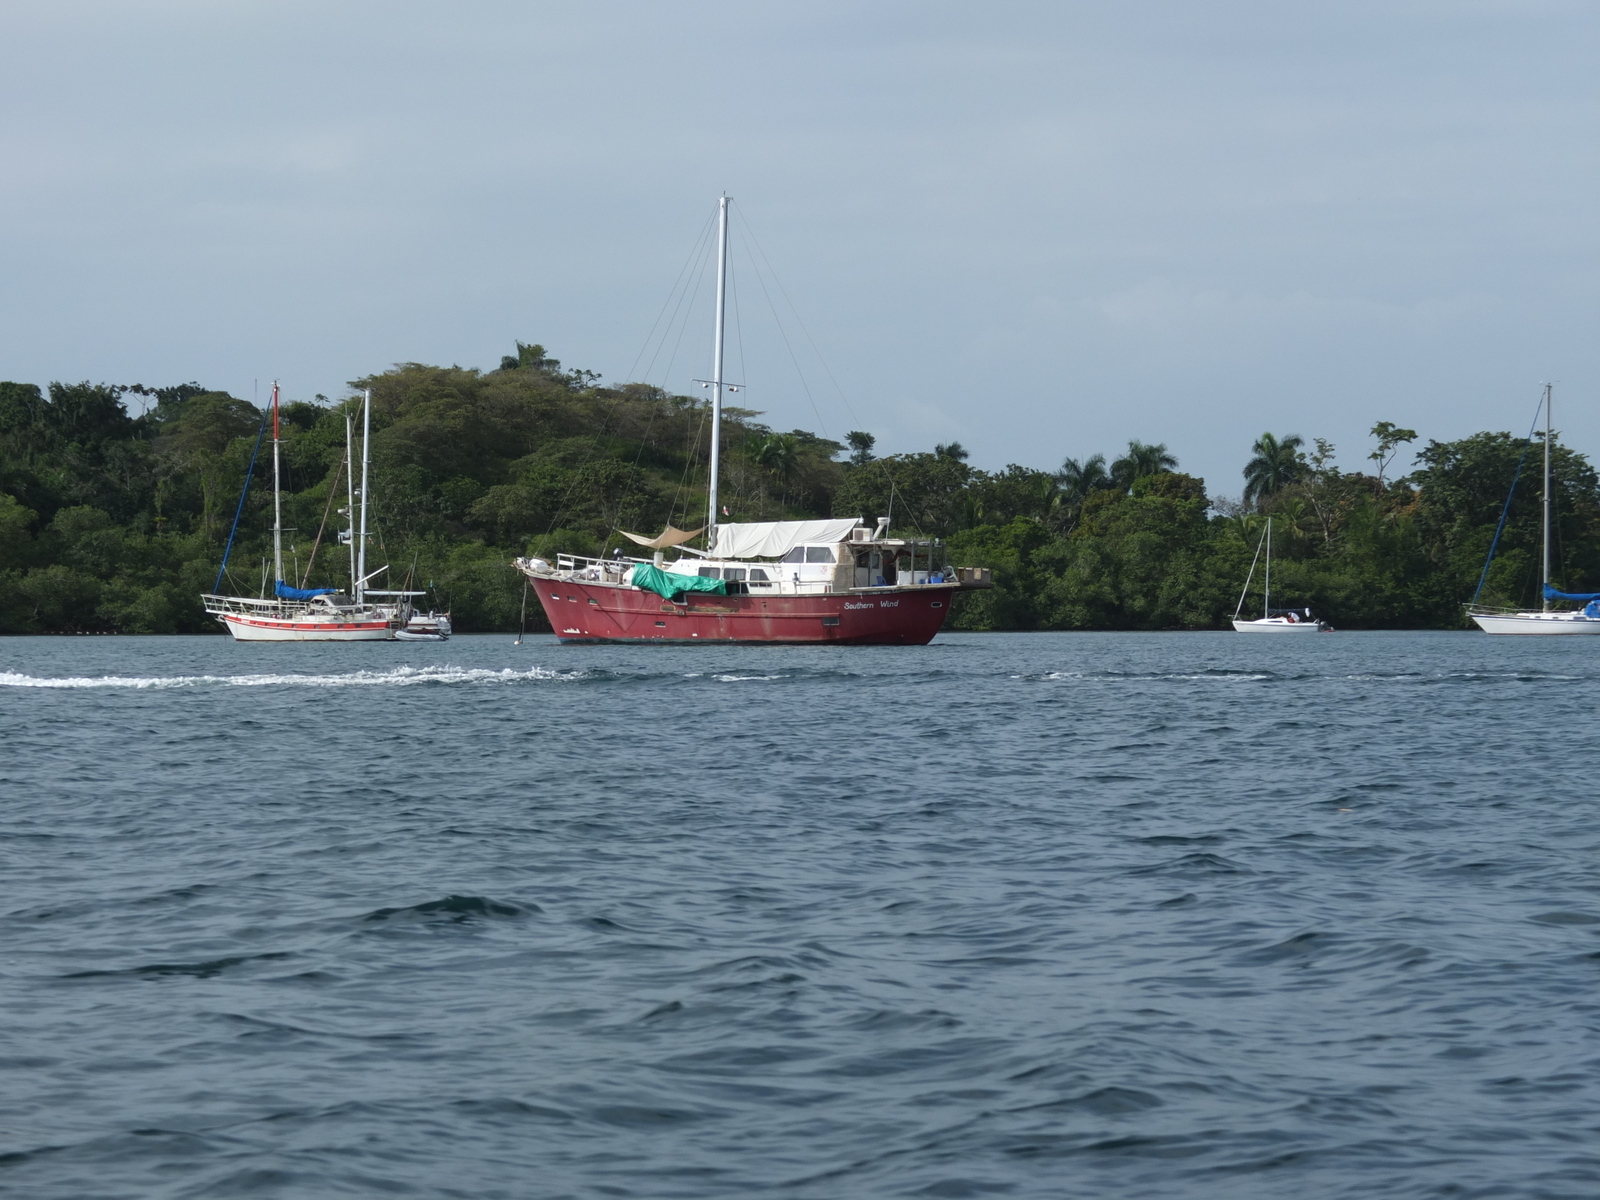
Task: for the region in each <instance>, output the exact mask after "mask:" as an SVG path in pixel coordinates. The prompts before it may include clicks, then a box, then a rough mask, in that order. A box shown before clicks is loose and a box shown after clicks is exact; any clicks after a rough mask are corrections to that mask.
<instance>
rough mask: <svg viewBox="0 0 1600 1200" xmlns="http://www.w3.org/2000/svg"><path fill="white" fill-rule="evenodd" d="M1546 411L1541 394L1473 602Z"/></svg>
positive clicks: (1481, 585) (1481, 592) (1475, 599)
mask: <svg viewBox="0 0 1600 1200" xmlns="http://www.w3.org/2000/svg"><path fill="white" fill-rule="evenodd" d="M1543 411H1544V394H1543V393H1542V392H1541V393H1540V395H1539V403H1538V405H1537V407H1535V408H1534V410H1533V425H1532V426H1531V427H1530V428H1529V429H1528V437H1527V440H1525V441H1524V442H1523V443H1522V457H1520V458H1519V459H1517V471H1516V474H1514V475H1513V476H1512V477H1511V490H1510V491H1509V492H1507V493H1506V502H1505V505H1504V506H1503V507H1502V508H1501V509H1500V523H1499V524H1498V525H1496V526H1495V527H1494V540H1493V541H1491V542H1490V543H1489V557H1488V558H1486V559H1484V562H1483V574H1481V575H1479V576H1478V590H1477V591H1475V592H1473V593H1472V603H1473V604H1477V603H1478V597H1479V596H1480V595H1482V594H1483V585H1484V584H1485V583H1486V582H1487V581H1488V579H1489V567H1490V566H1491V565H1493V563H1494V552H1495V549H1496V548H1497V547H1498V546H1499V545H1500V534H1501V532H1502V531H1504V529H1505V527H1506V517H1507V516H1509V515H1510V513H1511V501H1512V498H1513V497H1515V496H1516V494H1517V484H1518V482H1520V481H1521V479H1522V464H1523V463H1524V462H1526V461H1527V459H1528V448H1529V447H1530V446H1532V445H1533V435H1534V434H1535V433H1537V432H1538V430H1539V414H1540V413H1542V412H1543Z"/></svg>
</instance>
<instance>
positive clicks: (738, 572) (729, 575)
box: [722, 567, 744, 583]
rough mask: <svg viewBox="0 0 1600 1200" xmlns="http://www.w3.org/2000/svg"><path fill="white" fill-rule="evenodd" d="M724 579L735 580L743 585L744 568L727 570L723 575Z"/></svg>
mask: <svg viewBox="0 0 1600 1200" xmlns="http://www.w3.org/2000/svg"><path fill="white" fill-rule="evenodd" d="M722 577H723V578H724V579H731V580H734V581H736V582H738V583H743V582H744V568H743V567H729V568H728V569H727V570H725V571H724V572H723V573H722Z"/></svg>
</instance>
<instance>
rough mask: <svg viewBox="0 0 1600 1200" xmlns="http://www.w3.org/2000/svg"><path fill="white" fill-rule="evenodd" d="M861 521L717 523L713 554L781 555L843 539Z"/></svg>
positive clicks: (847, 518)
mask: <svg viewBox="0 0 1600 1200" xmlns="http://www.w3.org/2000/svg"><path fill="white" fill-rule="evenodd" d="M859 524H861V520H860V518H858V517H839V518H835V519H834V520H831V521H760V522H751V523H749V524H742V525H741V524H734V525H718V526H717V544H716V545H715V546H713V547H712V548H711V549H712V553H713V554H715V555H716V556H717V557H718V558H782V557H783V556H784V555H785V554H787V553H789V551H791V550H793V549H794V548H795V547H796V546H803V545H805V544H806V543H807V542H814V543H830V542H842V541H845V540H846V539H848V538H849V536H850V531H851V530H852V529H854V528H855V527H856V526H857V525H859Z"/></svg>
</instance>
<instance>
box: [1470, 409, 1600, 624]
mask: <svg viewBox="0 0 1600 1200" xmlns="http://www.w3.org/2000/svg"><path fill="white" fill-rule="evenodd" d="M1552 390H1553V387H1552V385H1551V384H1548V383H1547V384H1545V385H1544V399H1543V400H1542V401H1540V403H1541V404H1543V405H1544V496H1543V510H1544V511H1543V528H1544V544H1543V548H1542V553H1541V555H1540V570H1539V595H1540V605H1541V607H1540V608H1539V611H1537V612H1533V611H1528V610H1517V609H1497V608H1489V607H1486V606H1482V605H1479V604H1478V603H1477V597H1476V596H1474V597H1473V603H1472V604H1470V605H1468V606H1467V615H1468V616H1470V617H1471V618H1472V619H1473V621H1474V622H1475V623H1476V624H1477V626H1478V628H1479V629H1481V630H1483V631H1484V632H1485V633H1509V634H1539V635H1550V634H1600V592H1561V591H1557V590H1556V589H1555V588H1554V587H1553V586H1551V583H1550V443H1551V440H1552V439H1551V421H1550V399H1551V392H1552ZM1536 419H1537V418H1536ZM1530 436H1531V435H1530ZM1516 489H1517V483H1516V480H1515V479H1513V480H1512V481H1511V492H1512V495H1515V494H1516ZM1510 508H1511V496H1507V497H1506V511H1509V510H1510ZM1500 524H1501V527H1502V528H1503V527H1504V525H1505V513H1504V512H1503V513H1502V514H1501V516H1500ZM1499 540H1500V530H1498V529H1497V530H1495V541H1494V542H1493V543H1491V545H1490V547H1489V560H1488V562H1485V563H1484V564H1483V575H1482V577H1481V578H1480V579H1479V580H1478V591H1479V592H1480V593H1481V592H1482V591H1483V584H1484V580H1486V579H1487V578H1488V576H1489V563H1492V562H1493V561H1494V552H1495V547H1496V546H1497V545H1498V544H1499ZM1552 600H1582V601H1585V604H1584V606H1583V607H1582V608H1580V609H1563V610H1556V609H1552V608H1551V607H1550V602H1551V601H1552Z"/></svg>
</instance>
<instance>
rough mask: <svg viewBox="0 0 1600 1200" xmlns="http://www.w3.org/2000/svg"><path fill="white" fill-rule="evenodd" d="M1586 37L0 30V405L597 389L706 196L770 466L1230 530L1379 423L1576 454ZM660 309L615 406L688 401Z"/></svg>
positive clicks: (778, 29) (160, 26)
mask: <svg viewBox="0 0 1600 1200" xmlns="http://www.w3.org/2000/svg"><path fill="white" fill-rule="evenodd" d="M1597 32H1600V17H1597V7H1596V6H1595V5H1594V4H1593V3H1589V2H1585V0H1571V2H1567V0H1527V2H1520V3H1513V2H1509V0H1506V2H1499V3H1488V2H1478V3H1472V2H1470V0H1448V2H1447V0H1440V2H1431V0H1429V2H1423V0H1416V2H1407V0H1383V2H1372V3H1362V2H1359V0H1355V2H1341V3H1337V4H1332V5H1330V4H1327V3H1315V4H1313V3H1294V2H1288V0H1272V2H1261V3H1246V2H1238V0H1211V2H1208V3H1195V2H1194V0H1173V2H1148V3H1145V2H1138V0H1134V2H1131V3H1116V4H1106V3H1070V2H1062V0H1057V2H1054V3H1039V4H1034V3H992V2H990V3H984V4H981V5H980V4H964V5H957V4H940V3H922V2H918V3H888V2H885V3H848V4H847V3H818V2H815V0H813V2H810V3H806V4H784V5H780V4H762V3H750V2H741V3H660V2H651V3H620V2H618V3H607V2H593V0H591V2H586V3H583V4H577V5H574V4H566V5H554V4H532V3H487V2H484V3H471V2H465V3H463V2H459V0H458V2H455V3H451V4H449V5H441V4H437V3H426V4H424V3H388V2H386V3H381V4H379V3H370V4H363V3H335V4H329V3H326V2H325V0H324V2H322V3H296V2H292V0H270V2H266V0H262V2H255V3H248V2H246V3H226V4H224V3H197V2H196V3H181V2H177V0H173V2H168V3H154V2H151V3H138V2H134V0H121V2H118V3H105V4H89V3H76V2H72V0H61V2H53V3H50V4H47V5H46V4H36V3H35V4H23V3H5V4H3V5H0V44H3V46H4V48H5V61H6V64H7V65H6V69H5V71H4V72H3V73H0V155H3V159H0V161H3V163H4V171H3V172H0V280H3V284H4V286H3V287H0V378H9V379H20V380H29V381H34V382H39V383H44V382H47V381H49V380H52V379H63V380H78V379H85V378H88V379H91V380H96V381H98V380H105V381H108V382H134V381H139V382H143V383H146V384H151V385H156V384H164V383H173V382H178V381H183V380H188V379H198V380H200V381H201V382H203V383H206V384H208V385H209V386H213V387H219V388H226V389H228V390H231V391H233V392H234V393H235V394H236V395H243V396H247V397H248V396H250V395H251V391H252V381H253V380H256V379H260V380H261V381H262V383H263V387H264V385H265V382H266V381H268V380H270V379H271V378H273V377H275V376H276V377H279V378H281V379H282V380H283V382H284V385H285V388H286V390H287V392H288V394H289V395H292V396H297V397H309V396H311V395H312V394H313V393H316V392H322V393H327V394H330V395H333V394H342V391H343V388H344V385H345V383H346V381H348V380H350V379H353V378H356V377H357V376H359V375H362V374H365V373H368V372H370V371H374V370H379V369H382V368H383V367H385V366H386V365H388V364H390V363H393V362H397V361H403V360H418V361H424V362H438V363H452V362H455V363H461V364H463V365H470V366H484V367H489V366H493V365H495V364H497V363H498V361H499V357H500V355H501V354H502V353H505V352H508V351H509V350H510V349H511V348H512V343H513V341H514V340H515V339H518V338H521V339H522V340H524V341H539V342H542V343H543V344H544V345H546V346H547V347H548V348H549V350H550V351H551V352H552V353H553V354H555V355H556V356H558V357H559V358H561V359H562V360H563V361H564V362H566V363H567V364H568V365H569V366H582V367H587V368H590V369H593V370H596V371H599V372H600V373H601V374H602V375H604V376H605V377H606V378H607V379H608V380H611V381H616V380H619V379H621V378H622V377H624V376H626V375H627V374H628V373H629V370H630V366H631V365H632V364H633V363H634V362H635V360H636V359H637V357H638V355H639V352H640V349H641V347H642V346H644V345H645V343H646V338H647V334H648V332H649V330H650V328H651V324H652V322H653V321H654V320H655V319H656V316H657V313H658V311H659V310H660V307H661V305H662V303H663V301H664V300H665V299H666V298H667V295H668V293H669V291H670V289H671V287H672V285H673V280H674V278H675V277H676V276H677V273H678V271H679V269H680V267H681V266H682V265H683V263H684V261H685V257H686V256H687V254H688V252H689V249H690V247H691V245H692V244H693V242H694V239H695V236H696V234H697V233H698V231H699V230H700V228H701V226H702V224H703V222H704V221H705V219H706V217H707V215H708V214H709V212H710V211H711V209H712V207H713V206H714V203H715V197H716V196H717V195H718V193H719V192H722V191H724V190H725V191H727V192H728V193H729V194H730V195H732V196H733V197H734V199H735V203H736V205H737V206H738V209H739V211H740V212H741V213H742V215H743V217H744V218H745V219H746V220H747V221H748V222H749V228H750V229H751V230H753V231H754V234H755V236H756V237H758V238H759V239H760V242H761V245H762V247H763V248H764V249H765V251H766V253H767V255H768V257H769V258H770V260H771V262H772V264H773V266H774V267H775V268H776V270H777V273H778V277H779V279H781V281H782V283H783V285H784V287H785V288H786V289H787V290H788V293H789V295H790V296H792V298H793V300H794V303H795V306H796V307H797V309H798V311H799V314H800V316H801V318H803V319H804V322H805V325H806V328H807V329H808V330H809V332H810V334H811V336H812V337H814V338H815V341H816V344H817V345H818V346H819V347H820V348H821V351H822V354H823V356H824V357H825V359H826V361H827V364H828V367H829V368H830V369H831V371H832V373H833V375H834V376H835V377H836V378H837V380H838V382H839V384H840V385H841V387H842V390H843V393H844V395H843V397H841V395H840V394H839V392H837V391H835V390H834V389H833V388H832V386H831V385H830V384H829V382H828V379H827V376H826V374H825V373H824V372H823V371H822V370H821V369H820V368H818V367H817V366H816V364H815V362H814V360H808V359H806V358H805V357H803V358H802V362H803V365H805V366H806V367H807V370H808V376H807V378H808V379H809V382H810V385H811V392H812V395H811V397H810V398H808V396H807V394H806V391H805V389H804V388H803V387H802V385H801V384H800V382H799V381H798V380H797V378H796V374H795V371H794V368H793V366H792V365H791V364H790V361H789V356H788V352H787V350H786V348H785V346H784V343H783V341H782V340H781V338H780V337H779V336H778V334H777V333H776V332H775V330H774V329H773V327H772V321H771V318H770V316H769V315H766V301H765V299H764V298H763V296H762V294H761V292H760V290H759V280H758V279H757V278H756V276H755V275H754V273H753V271H752V270H751V268H750V264H749V262H748V251H749V249H750V246H749V242H748V238H744V239H743V240H742V241H740V242H738V243H737V244H736V248H735V250H736V264H735V265H736V272H737V279H738V284H739V287H740V313H739V316H740V325H741V330H742V334H743V349H744V356H743V361H742V363H739V364H736V365H734V366H733V367H732V370H733V371H737V372H740V373H742V374H745V375H747V376H748V378H747V380H746V382H747V383H748V384H749V386H750V390H749V392H748V393H746V396H747V402H748V403H749V404H750V405H751V406H752V407H754V408H758V409H762V410H764V411H765V412H766V413H767V419H768V420H769V421H770V423H772V424H773V425H775V426H778V427H780V428H791V427H795V426H799V427H804V428H813V429H817V428H819V427H820V428H821V429H822V430H823V431H825V432H827V433H828V434H830V435H832V436H834V437H840V436H841V435H842V434H843V432H844V431H845V430H847V429H852V428H862V429H867V430H870V431H872V432H874V433H876V434H877V435H878V437H879V439H880V441H879V445H880V449H882V450H884V451H885V452H892V451H897V450H913V449H928V448H931V446H932V445H933V443H934V442H935V441H948V440H951V439H958V440H960V441H961V442H962V443H964V444H965V445H966V446H968V447H969V448H970V449H971V451H972V452H973V462H974V463H975V464H976V465H980V466H985V467H999V466H1001V465H1003V464H1005V463H1007V462H1013V461H1014V462H1020V463H1024V464H1027V465H1030V466H1036V467H1055V466H1057V465H1058V464H1059V462H1060V460H1061V458H1062V457H1063V456H1065V455H1069V454H1070V455H1074V456H1081V455H1083V454H1086V453H1092V452H1094V451H1096V450H1104V451H1107V452H1115V451H1116V450H1117V449H1118V448H1119V447H1121V446H1122V445H1124V444H1125V443H1126V442H1127V440H1128V439H1129V438H1141V439H1145V440H1156V441H1165V442H1166V443H1167V444H1168V445H1169V447H1170V448H1171V449H1172V450H1173V451H1174V452H1175V453H1176V454H1177V455H1178V457H1179V459H1180V460H1181V463H1182V466H1183V467H1184V468H1186V469H1188V470H1191V471H1194V472H1195V473H1197V474H1203V475H1204V476H1206V478H1207V480H1208V481H1209V482H1210V484H1211V487H1212V490H1213V491H1215V492H1229V493H1237V491H1238V488H1239V483H1238V476H1239V470H1240V467H1241V466H1242V464H1243V461H1244V458H1245V457H1246V454H1247V451H1248V446H1249V444H1250V442H1251V441H1252V440H1253V439H1254V437H1255V436H1257V435H1258V434H1259V433H1260V432H1261V431H1262V430H1264V429H1271V430H1273V431H1275V432H1278V433H1280V434H1283V433H1300V434H1303V435H1304V436H1306V437H1307V438H1310V437H1313V436H1323V437H1328V438H1331V439H1332V440H1333V441H1335V442H1336V443H1337V444H1338V446H1339V448H1340V460H1341V463H1342V464H1343V465H1344V466H1346V467H1347V468H1354V467H1359V466H1360V465H1361V460H1362V457H1363V455H1365V453H1366V452H1367V450H1368V449H1369V448H1370V447H1369V444H1368V441H1367V438H1366V432H1367V429H1368V427H1370V426H1371V425H1372V423H1373V422H1374V421H1376V420H1379V419H1387V420H1393V421H1398V422H1400V423H1402V424H1405V425H1410V426H1413V427H1415V428H1416V429H1418V430H1420V431H1421V432H1422V433H1423V435H1424V437H1429V436H1432V437H1439V438H1449V437H1458V436H1461V435H1464V434H1466V433H1469V432H1472V431H1474V430H1477V429H1481V428H1495V429H1508V428H1509V429H1518V430H1521V429H1523V428H1525V427H1526V425H1527V422H1528V419H1529V418H1530V416H1531V414H1532V411H1533V405H1534V402H1535V400H1536V398H1537V392H1538V387H1539V384H1540V383H1541V381H1543V380H1545V379H1554V380H1556V381H1558V390H1557V393H1556V394H1557V404H1558V407H1557V409H1556V413H1557V423H1558V425H1560V426H1561V427H1563V428H1564V429H1565V430H1566V431H1567V437H1568V440H1569V441H1571V442H1572V443H1574V444H1575V445H1576V446H1577V447H1578V448H1579V449H1581V450H1583V451H1585V452H1586V453H1588V454H1590V455H1591V456H1600V408H1597V405H1596V399H1597V394H1596V392H1597V387H1596V385H1597V382H1600V356H1597V353H1596V345H1595V330H1596V318H1597V316H1600V311H1597V310H1600V296H1597V287H1596V269H1595V268H1596V234H1597V226H1596V199H1597V197H1600V190H1597V186H1596V185H1597V182H1600V178H1597V176H1600V172H1597V154H1600V140H1597V133H1600V130H1597V124H1600V122H1597V116H1600V112H1597V106H1596V99H1597V95H1596V93H1597V84H1596V72H1595V70H1594V64H1595V58H1596V50H1597V49H1600V38H1597ZM741 255H742V256H743V257H742V258H741V257H740V256H741ZM775 299H776V298H775ZM698 302H699V309H698V310H697V313H696V315H695V317H694V321H693V323H691V324H690V325H689V326H688V329H687V333H686V335H685V341H684V342H683V350H682V352H681V354H680V356H679V358H678V359H677V360H676V361H675V362H674V364H673V367H672V370H671V372H670V377H669V375H668V374H663V372H664V370H665V356H662V357H660V358H658V360H657V363H656V367H655V372H656V374H655V376H654V377H653V378H652V380H651V381H652V382H656V383H661V384H664V385H667V386H670V387H672V388H674V389H675V390H689V389H690V388H691V386H692V385H691V382H690V381H691V378H692V377H693V376H697V375H704V374H705V372H706V370H707V368H708V366H709V361H708V360H709V340H710V332H709V325H710V319H711V316H710V305H709V301H708V298H707V295H706V293H705V292H704V291H702V292H701V293H700V295H699V297H698ZM778 302H779V303H781V299H780V300H778ZM789 332H790V335H791V338H792V339H793V340H795V341H796V342H797V343H799V344H798V345H797V352H798V351H800V350H801V349H802V346H803V343H804V341H805V337H804V333H803V332H797V327H796V326H794V325H793V324H791V326H790V328H789ZM669 349H670V348H669ZM646 361H648V355H647V356H646ZM640 370H641V371H642V368H640Z"/></svg>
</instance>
